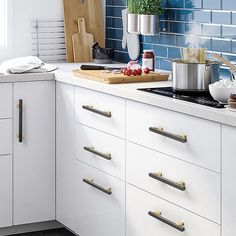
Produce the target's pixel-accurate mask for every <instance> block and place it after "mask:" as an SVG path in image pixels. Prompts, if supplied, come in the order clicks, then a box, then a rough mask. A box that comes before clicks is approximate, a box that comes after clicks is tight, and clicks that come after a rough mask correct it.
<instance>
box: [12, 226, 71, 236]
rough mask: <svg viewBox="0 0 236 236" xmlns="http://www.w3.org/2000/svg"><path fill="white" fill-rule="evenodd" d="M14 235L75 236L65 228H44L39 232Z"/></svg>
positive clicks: (16, 235)
mask: <svg viewBox="0 0 236 236" xmlns="http://www.w3.org/2000/svg"><path fill="white" fill-rule="evenodd" d="M14 236H75V235H74V234H73V233H71V232H70V231H68V230H67V229H65V228H60V229H52V230H45V231H40V232H33V233H25V234H15V235H14Z"/></svg>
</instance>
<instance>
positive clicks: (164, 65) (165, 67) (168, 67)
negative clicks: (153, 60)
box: [159, 58, 172, 71]
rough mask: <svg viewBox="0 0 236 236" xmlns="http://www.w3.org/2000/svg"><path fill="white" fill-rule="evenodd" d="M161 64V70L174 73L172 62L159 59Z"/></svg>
mask: <svg viewBox="0 0 236 236" xmlns="http://www.w3.org/2000/svg"><path fill="white" fill-rule="evenodd" d="M159 62H160V69H162V70H167V71H172V63H171V62H169V61H166V60H165V59H163V58H159Z"/></svg>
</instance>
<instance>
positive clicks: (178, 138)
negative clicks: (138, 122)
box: [149, 127, 187, 143]
mask: <svg viewBox="0 0 236 236" xmlns="http://www.w3.org/2000/svg"><path fill="white" fill-rule="evenodd" d="M149 131H151V132H153V133H156V134H160V135H162V136H164V137H167V138H170V139H173V140H176V141H178V142H181V143H187V136H186V135H179V134H172V133H170V132H167V131H165V130H164V129H163V128H157V127H150V128H149Z"/></svg>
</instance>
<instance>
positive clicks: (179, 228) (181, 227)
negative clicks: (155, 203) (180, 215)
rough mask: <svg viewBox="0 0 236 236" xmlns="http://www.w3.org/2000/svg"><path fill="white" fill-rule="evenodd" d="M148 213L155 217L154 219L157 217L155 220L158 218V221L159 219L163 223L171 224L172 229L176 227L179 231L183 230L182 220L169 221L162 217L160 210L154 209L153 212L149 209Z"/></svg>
mask: <svg viewBox="0 0 236 236" xmlns="http://www.w3.org/2000/svg"><path fill="white" fill-rule="evenodd" d="M148 215H150V216H151V217H153V218H155V219H157V220H159V221H161V222H163V223H165V224H167V225H169V226H171V227H172V228H174V229H177V230H178V231H180V232H184V231H185V227H184V223H182V222H181V223H175V222H173V221H170V220H168V219H166V218H164V217H163V216H162V215H161V212H160V211H156V212H154V211H149V212H148Z"/></svg>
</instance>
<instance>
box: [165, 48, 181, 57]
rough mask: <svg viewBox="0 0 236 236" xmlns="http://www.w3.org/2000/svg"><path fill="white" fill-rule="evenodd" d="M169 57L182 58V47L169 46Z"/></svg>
mask: <svg viewBox="0 0 236 236" xmlns="http://www.w3.org/2000/svg"><path fill="white" fill-rule="evenodd" d="M168 58H173V59H176V58H181V49H180V48H173V47H168Z"/></svg>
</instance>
